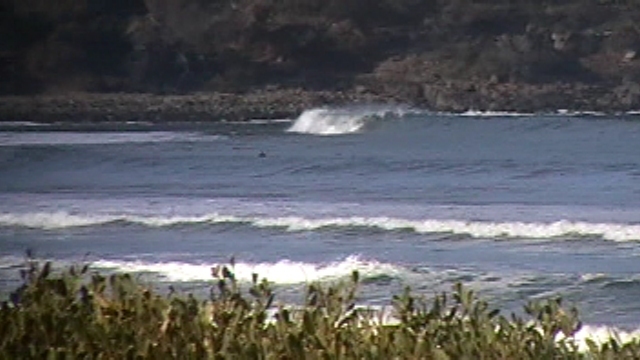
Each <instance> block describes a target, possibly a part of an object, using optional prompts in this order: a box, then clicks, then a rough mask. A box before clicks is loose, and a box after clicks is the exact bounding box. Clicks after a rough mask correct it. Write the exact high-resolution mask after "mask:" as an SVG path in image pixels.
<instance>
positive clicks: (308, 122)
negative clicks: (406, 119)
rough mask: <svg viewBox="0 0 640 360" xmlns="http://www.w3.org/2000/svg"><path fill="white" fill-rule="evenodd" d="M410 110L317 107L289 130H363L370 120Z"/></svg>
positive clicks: (322, 132)
mask: <svg viewBox="0 0 640 360" xmlns="http://www.w3.org/2000/svg"><path fill="white" fill-rule="evenodd" d="M407 111H408V110H406V109H402V108H399V107H398V108H389V107H375V106H371V107H354V108H317V109H311V110H306V111H304V112H303V113H302V114H301V115H300V116H299V117H298V118H297V119H296V120H295V122H294V123H293V125H291V127H290V128H289V129H288V130H287V131H288V132H294V133H301V134H312V135H343V134H352V133H357V132H359V131H361V130H362V129H363V128H364V126H365V125H366V124H367V122H368V121H371V120H373V119H376V118H378V119H379V118H382V117H385V116H389V115H395V116H402V115H403V114H405V113H406V112H407Z"/></svg>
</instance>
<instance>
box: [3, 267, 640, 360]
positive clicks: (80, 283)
mask: <svg viewBox="0 0 640 360" xmlns="http://www.w3.org/2000/svg"><path fill="white" fill-rule="evenodd" d="M21 274H22V279H23V281H24V284H23V285H22V286H21V287H20V288H18V289H17V290H16V291H15V292H13V293H12V294H11V296H10V299H9V300H8V301H5V302H3V303H2V305H1V308H0V323H1V324H2V326H1V327H0V359H21V358H22V359H30V358H38V359H56V358H83V359H134V358H163V359H164V358H179V359H187V358H189V359H193V358H199V359H201V358H212V359H213V358H220V359H437V360H442V359H637V358H639V357H640V342H639V341H638V340H633V341H630V342H626V343H622V342H621V341H620V340H619V339H616V337H615V336H612V337H611V339H610V340H608V341H605V342H596V341H593V340H586V346H585V347H583V348H581V347H580V346H579V344H578V343H577V342H576V339H575V336H574V335H575V334H576V333H577V331H578V330H579V329H580V327H581V324H580V321H579V317H578V314H577V312H576V311H575V310H574V309H567V308H566V307H564V306H562V301H561V300H560V299H550V300H547V301H542V302H538V303H530V304H527V305H526V306H525V307H524V315H523V316H519V315H515V314H511V315H503V314H501V313H500V311H499V310H497V309H492V308H491V307H490V306H489V305H488V303H487V302H485V301H483V300H481V299H479V298H478V297H477V296H476V295H475V294H474V293H473V291H470V290H468V289H466V288H464V287H463V286H462V285H460V284H457V285H455V286H454V289H453V291H452V292H451V293H442V294H437V295H435V296H432V297H429V298H427V297H423V296H419V295H416V294H414V293H412V292H411V291H410V289H407V290H406V291H405V292H404V293H402V294H399V295H396V296H394V297H393V310H392V315H393V319H394V320H393V321H388V320H384V317H383V314H382V313H381V312H380V311H374V310H372V309H368V308H363V307H359V306H357V302H358V292H357V290H358V285H359V275H358V273H357V272H354V273H353V274H352V276H351V279H350V280H349V281H346V282H342V283H337V284H336V283H333V284H324V285H321V284H316V283H314V284H308V285H307V287H306V290H305V292H304V294H301V295H302V297H303V304H302V305H301V306H287V305H285V304H280V303H279V302H278V300H277V299H276V297H275V295H276V294H275V292H274V290H273V289H272V288H271V287H270V285H269V283H268V281H267V280H264V279H259V277H258V275H257V274H256V275H254V277H253V281H252V283H251V284H240V283H239V282H238V281H236V280H235V276H234V273H233V264H230V265H229V266H223V267H220V268H218V269H215V271H213V270H212V275H213V277H212V282H211V293H210V297H209V298H208V299H201V298H197V297H195V296H192V295H184V294H177V293H176V292H175V291H172V290H169V292H168V293H166V292H165V293H161V292H158V291H157V290H154V289H153V288H152V287H151V286H149V285H146V284H143V283H142V282H140V281H139V280H136V279H135V278H134V277H133V276H132V275H130V274H111V275H108V276H104V275H101V274H99V273H97V272H94V271H92V270H91V269H90V268H89V267H88V266H83V267H79V266H74V267H71V268H69V269H68V270H66V271H54V269H53V268H52V265H51V264H50V263H45V264H44V265H41V264H40V263H38V262H37V261H34V260H28V262H27V265H26V267H25V269H23V270H22V272H21Z"/></svg>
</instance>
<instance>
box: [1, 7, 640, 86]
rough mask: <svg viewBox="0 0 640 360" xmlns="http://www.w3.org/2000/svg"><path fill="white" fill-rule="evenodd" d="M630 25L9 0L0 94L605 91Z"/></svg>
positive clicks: (639, 63) (628, 65) (587, 10)
mask: <svg viewBox="0 0 640 360" xmlns="http://www.w3.org/2000/svg"><path fill="white" fill-rule="evenodd" d="M637 24H640V2H638V1H632V0H629V1H606V0H602V1H595V0H594V1H586V0H565V1H557V0H556V1H524V0H519V1H518V0H484V1H480V0H475V1H474V0H61V1H48V0H4V1H3V2H0V93H3V94H21V93H22V94H24V93H43V92H45V93H46V92H57V93H59V92H64V91H94V92H110V91H125V92H131V91H133V92H158V93H180V92H189V91H245V90H249V89H254V88H261V87H265V86H272V87H273V86H278V87H305V88H310V89H331V90H335V89H343V88H352V87H363V86H366V87H369V88H376V89H378V90H379V91H384V89H386V88H388V87H389V86H398V87H403V86H404V87H406V85H407V84H409V85H410V84H421V85H424V84H435V83H443V82H445V83H446V82H449V81H454V82H455V81H467V82H473V83H479V84H483V83H528V84H544V83H555V82H570V83H576V82H580V83H602V84H609V85H612V86H613V85H615V84H621V83H628V82H637V81H638V80H640V60H639V59H638V57H640V27H639V26H638V25H637ZM636 52H639V53H636ZM636 54H638V55H636Z"/></svg>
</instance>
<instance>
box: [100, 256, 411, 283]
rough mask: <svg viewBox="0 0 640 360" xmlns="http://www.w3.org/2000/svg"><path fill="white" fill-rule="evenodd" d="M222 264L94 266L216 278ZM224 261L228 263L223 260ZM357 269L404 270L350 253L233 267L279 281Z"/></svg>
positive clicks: (244, 278)
mask: <svg viewBox="0 0 640 360" xmlns="http://www.w3.org/2000/svg"><path fill="white" fill-rule="evenodd" d="M218 265H220V264H216V263H210V264H189V263H182V262H160V263H151V262H143V261H107V260H100V261H97V262H94V263H93V266H94V267H97V268H106V269H116V270H117V271H124V272H148V273H154V274H157V275H159V276H160V277H162V278H164V279H166V280H168V281H172V282H187V281H207V280H212V279H213V278H212V275H211V268H212V267H215V266H218ZM222 265H224V264H222ZM355 270H357V271H358V272H359V273H360V276H361V277H362V278H366V277H372V276H379V275H391V276H393V275H394V274H398V273H399V272H401V271H402V270H401V269H400V268H398V267H396V266H394V265H391V264H386V263H379V262H377V261H369V260H364V259H361V258H360V257H358V256H350V257H348V258H346V259H345V260H343V261H337V262H331V263H304V262H294V261H289V260H281V261H278V262H276V263H237V264H236V265H235V267H234V268H233V271H234V273H235V276H236V278H237V279H238V280H239V281H241V282H250V281H251V279H252V276H253V274H254V273H255V274H258V275H259V276H260V279H263V278H266V279H267V280H269V281H270V282H272V283H275V284H289V285H291V284H303V283H309V282H314V281H326V280H334V279H339V278H343V277H348V276H350V275H351V273H352V272H353V271H355Z"/></svg>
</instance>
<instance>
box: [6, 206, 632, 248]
mask: <svg viewBox="0 0 640 360" xmlns="http://www.w3.org/2000/svg"><path fill="white" fill-rule="evenodd" d="M116 223H124V224H132V225H139V226H146V227H172V226H196V225H197V226H202V225H218V224H242V225H247V226H251V227H257V228H277V229H282V230H283V231H288V232H301V231H318V230H322V229H368V230H371V229H374V230H378V231H409V232H414V233H418V234H431V233H436V234H439V233H441V234H453V235H465V236H470V237H473V238H491V239H495V238H498V239H510V238H530V239H554V238H584V237H589V238H593V237H595V238H602V239H605V240H611V241H640V225H635V224H623V223H590V222H583V221H567V220H559V221H553V222H521V221H506V222H495V221H467V220H446V219H445V220H441V219H421V220H420V219H419V220H415V219H404V218H395V217H385V216H374V217H363V216H346V217H323V218H308V217H301V216H281V217H269V216H237V215H225V214H220V213H211V214H203V215H197V216H150V215H144V216H143V215H132V214H72V213H68V212H64V211H59V212H34V213H19V214H14V213H0V227H18V228H32V229H43V230H57V229H66V228H74V227H91V226H104V225H109V224H116Z"/></svg>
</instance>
